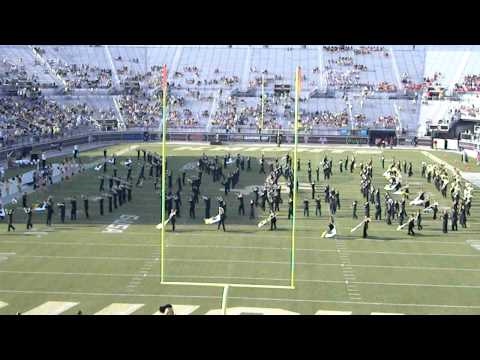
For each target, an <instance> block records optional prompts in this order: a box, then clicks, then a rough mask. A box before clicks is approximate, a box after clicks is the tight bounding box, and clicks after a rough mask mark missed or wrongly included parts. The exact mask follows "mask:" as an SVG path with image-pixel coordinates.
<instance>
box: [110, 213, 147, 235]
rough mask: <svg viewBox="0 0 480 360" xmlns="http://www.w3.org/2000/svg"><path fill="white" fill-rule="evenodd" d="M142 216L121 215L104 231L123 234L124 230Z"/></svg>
mask: <svg viewBox="0 0 480 360" xmlns="http://www.w3.org/2000/svg"><path fill="white" fill-rule="evenodd" d="M139 218H140V217H139V216H137V215H120V218H118V219H117V220H115V221H114V222H113V223H112V224H110V225H108V226H107V227H106V228H105V229H104V230H103V231H102V233H104V234H121V233H123V231H124V230H127V229H128V227H129V226H130V225H131V224H133V222H134V221H136V220H138V219H139Z"/></svg>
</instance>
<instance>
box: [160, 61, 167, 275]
mask: <svg viewBox="0 0 480 360" xmlns="http://www.w3.org/2000/svg"><path fill="white" fill-rule="evenodd" d="M162 88H163V91H162V92H163V94H162V105H163V116H162V222H161V224H162V230H161V250H162V261H161V263H160V264H161V265H160V267H161V269H160V279H161V280H160V281H161V282H162V283H163V282H164V268H165V266H164V264H165V226H164V222H165V174H166V171H167V169H166V164H167V157H166V151H165V143H166V140H167V66H166V65H163V69H162Z"/></svg>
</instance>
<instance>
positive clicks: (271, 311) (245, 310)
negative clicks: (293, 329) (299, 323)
mask: <svg viewBox="0 0 480 360" xmlns="http://www.w3.org/2000/svg"><path fill="white" fill-rule="evenodd" d="M205 315H223V310H222V309H214V310H210V311H208V312H207V313H206V314H205ZM226 315H299V313H296V312H293V311H288V310H284V309H279V308H259V307H233V308H229V309H227V314H226Z"/></svg>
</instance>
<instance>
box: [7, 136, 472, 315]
mask: <svg viewBox="0 0 480 360" xmlns="http://www.w3.org/2000/svg"><path fill="white" fill-rule="evenodd" d="M138 145H139V146H140V147H144V148H146V149H147V150H151V151H157V152H159V153H160V151H161V145H160V144H153V143H149V144H138ZM131 146H132V145H131V144H124V145H120V146H116V147H113V148H110V149H109V154H112V153H113V152H118V151H120V150H122V149H130V150H129V152H127V153H125V154H124V155H123V156H122V157H121V158H120V160H121V161H122V162H123V160H125V159H126V158H127V157H129V156H131V157H132V158H134V159H136V150H133V149H131V148H130V147H131ZM313 149H314V151H311V150H313ZM102 150H103V149H99V150H97V151H91V152H88V153H83V154H82V156H85V157H89V161H93V160H94V159H96V158H100V157H101V156H102ZM227 151H229V152H231V154H232V155H235V154H236V153H240V154H241V155H244V156H251V157H260V155H261V153H262V152H264V153H265V157H266V158H267V160H270V159H274V158H275V157H279V158H280V157H282V156H284V155H285V154H286V152H287V151H288V149H287V148H283V147H281V148H277V147H263V148H262V147H261V146H260V145H232V146H229V147H222V148H218V147H217V148H215V147H210V146H208V145H204V146H194V145H170V146H169V147H168V153H169V159H168V161H169V164H171V165H169V166H171V167H172V168H173V179H174V184H176V181H175V180H176V178H177V176H178V175H179V174H180V171H179V169H180V168H181V167H182V166H183V165H185V164H187V163H191V162H196V160H197V159H198V157H199V156H200V155H201V154H202V152H205V153H206V154H207V155H209V156H211V155H215V154H218V155H222V156H223V154H225V153H226V152H227ZM378 152H379V150H377V149H373V148H372V149H369V148H364V149H362V150H356V149H353V148H351V149H346V148H344V147H343V148H338V149H330V150H329V149H327V148H321V149H320V148H303V147H300V151H299V153H298V156H299V158H300V159H301V162H302V171H301V172H300V173H299V176H300V180H299V181H300V185H302V183H306V182H307V174H306V163H307V161H308V160H309V159H310V160H311V161H312V167H313V168H315V167H316V166H317V164H318V163H319V161H321V160H322V159H323V157H324V155H325V154H326V155H327V156H328V158H333V163H334V174H333V177H332V178H331V180H330V185H331V186H333V187H335V189H338V190H339V191H340V199H341V209H340V210H339V211H338V212H337V216H336V224H337V231H338V235H337V237H336V238H335V239H325V238H320V234H321V233H322V232H323V231H324V230H325V228H326V226H327V224H328V206H327V204H325V203H324V202H323V196H322V195H323V192H321V190H320V195H321V196H322V216H321V217H315V216H314V214H315V208H314V204H312V203H311V204H310V217H308V218H307V217H304V216H303V211H302V201H303V199H304V198H309V199H311V192H310V190H309V189H308V190H307V189H305V190H302V186H300V187H301V188H300V194H299V196H298V201H297V229H296V234H297V237H296V252H295V254H296V267H295V270H296V271H295V289H282V288H279V289H275V288H248V287H245V288H240V287H231V288H230V289H229V291H228V308H229V309H232V308H270V309H272V308H274V309H284V310H286V311H291V312H296V313H300V314H315V313H316V312H317V311H319V310H325V311H346V312H352V314H370V313H373V312H381V313H402V314H477V313H480V251H479V250H476V249H474V248H473V247H472V246H471V245H470V244H469V243H468V242H467V241H468V240H478V239H480V236H479V234H480V221H479V220H478V219H479V216H480V211H479V206H478V204H477V202H476V201H475V195H474V201H473V206H472V216H471V217H470V218H469V223H468V226H469V228H468V229H466V230H464V229H461V228H460V227H459V231H458V232H449V233H448V234H446V235H445V234H443V233H442V232H441V222H440V221H439V220H437V221H433V220H432V219H431V215H424V216H423V226H424V229H423V231H420V232H417V236H415V237H409V236H407V234H406V229H404V230H403V231H396V224H395V225H392V226H388V225H386V223H385V222H384V221H372V223H371V226H370V228H369V238H368V239H362V238H361V230H358V231H357V232H355V233H353V234H352V233H350V229H351V228H352V227H353V226H355V225H356V224H358V222H359V220H353V219H352V218H351V212H352V210H351V203H352V201H353V200H354V199H356V200H358V202H359V207H358V215H359V216H360V217H361V216H363V207H362V206H361V204H362V203H363V198H362V196H361V194H360V190H359V169H358V168H357V169H356V170H355V173H354V174H350V172H343V173H340V172H339V170H338V165H335V164H338V161H339V160H341V159H345V157H346V155H348V156H349V159H351V157H352V155H353V154H355V157H356V159H357V162H358V163H359V162H366V161H367V160H368V159H370V158H372V159H373V162H374V179H375V183H376V184H375V185H376V186H380V188H381V189H382V190H381V194H382V200H383V195H384V193H385V191H384V190H383V186H384V185H385V181H384V179H383V177H382V173H383V170H382V168H381V165H380V154H379V153H378ZM434 153H435V155H436V156H438V157H440V158H442V159H443V157H441V156H440V155H439V154H440V152H434ZM384 155H385V158H386V160H387V164H388V163H389V162H390V160H391V159H392V158H393V157H395V159H397V160H401V161H403V160H404V159H405V160H407V161H412V162H413V164H414V168H413V169H414V176H413V177H412V178H410V179H409V183H410V192H411V194H412V195H415V194H416V192H417V191H420V190H421V189H423V190H425V191H427V192H430V193H431V194H432V198H433V199H434V200H438V201H439V203H440V208H441V207H444V206H450V205H451V204H450V201H449V200H448V201H446V200H444V199H443V198H441V196H440V194H439V193H438V192H437V191H436V190H435V189H434V187H433V185H430V184H427V183H426V182H424V180H423V179H422V178H421V177H420V164H421V162H422V161H426V162H430V160H429V159H428V158H427V157H426V156H425V155H423V154H422V153H421V152H420V151H416V150H397V149H394V150H385V151H384ZM444 160H447V161H448V160H449V159H447V158H445V159H444ZM453 165H455V164H453ZM472 165H473V163H472ZM147 169H148V167H147ZM147 169H146V175H148V172H147ZM267 169H268V167H267ZM110 171H111V168H110V169H109V172H110ZM137 171H138V165H136V168H135V170H134V171H133V174H134V177H135V178H136V175H137ZM119 172H120V173H121V174H125V173H126V170H125V168H124V167H123V166H120V167H119ZM193 173H194V172H193V171H189V172H187V174H193ZM98 175H100V173H98V172H95V171H94V170H89V171H87V172H85V173H83V174H81V175H77V176H75V177H74V179H73V180H71V181H69V182H64V183H62V184H59V185H54V186H53V187H52V188H51V191H49V192H48V193H36V194H32V195H30V196H29V200H31V201H32V202H35V201H38V200H41V199H44V198H46V197H47V195H49V194H52V195H53V196H54V200H55V202H56V201H58V200H59V199H61V198H63V197H67V196H72V195H77V196H80V195H81V194H89V195H96V194H97V193H98V185H99V180H98V179H97V176H98ZM313 176H314V177H315V173H313ZM263 181H264V177H263V176H261V175H259V174H258V161H257V160H256V159H255V160H253V161H252V171H251V172H250V173H248V172H242V174H241V176H240V183H239V185H238V186H237V188H240V189H241V188H245V187H247V186H251V185H262V184H263ZM323 185H324V181H323V174H322V173H321V174H320V186H321V187H322V188H323ZM188 190H189V188H188V187H187V189H185V190H184V191H183V192H182V201H183V206H182V214H181V215H182V216H181V217H180V218H178V219H177V231H176V232H175V233H172V232H171V227H170V226H167V230H166V249H165V254H164V259H165V263H164V265H165V280H166V281H168V282H195V283H219V284H230V283H232V284H233V283H237V284H252V285H274V286H288V285H289V284H290V251H291V223H290V222H289V221H288V220H287V218H286V203H285V204H283V205H282V207H281V212H280V216H279V219H278V223H277V226H278V228H279V230H278V231H269V226H265V227H264V228H262V229H258V228H257V226H256V224H257V223H258V222H259V221H260V219H262V218H263V217H264V215H263V214H261V213H260V211H261V209H260V207H258V208H257V219H255V220H254V221H251V220H248V211H249V209H248V207H249V206H248V203H249V201H250V198H251V197H252V195H253V194H251V195H248V196H246V198H245V205H246V206H245V208H246V216H245V217H243V216H237V207H238V201H237V199H236V195H235V193H230V194H229V195H228V197H226V199H227V216H228V217H227V222H226V226H227V232H226V233H224V232H222V231H217V227H216V225H204V224H203V220H202V219H203V215H204V208H203V201H201V200H200V203H199V205H198V206H197V208H196V213H197V219H196V220H194V221H192V220H190V219H188V216H187V215H188V205H187V194H188ZM221 190H222V189H221V185H219V184H218V183H216V184H212V182H211V177H209V176H208V175H206V174H204V178H203V181H202V188H201V191H202V193H205V192H207V193H208V194H209V195H210V196H211V198H212V214H213V215H214V214H216V201H215V196H217V195H220V194H221V193H222V191H221ZM282 197H283V199H284V201H285V202H286V200H287V199H288V194H283V195H282ZM78 205H79V206H78V208H79V210H80V214H79V220H77V221H76V222H71V221H69V220H67V221H66V222H65V224H63V225H62V224H59V214H58V211H57V209H55V211H56V213H55V214H54V226H53V227H52V228H51V229H49V228H47V227H46V226H45V215H44V214H35V215H34V218H33V220H34V228H35V231H34V232H33V233H30V234H29V233H26V232H25V214H24V213H23V211H21V209H20V208H18V211H17V213H16V215H15V220H16V227H17V231H16V232H15V233H8V232H7V224H6V222H5V221H3V222H2V223H0V314H15V313H16V312H17V311H19V312H22V313H25V312H27V311H29V310H31V309H33V308H36V307H38V306H40V305H42V304H44V303H46V302H53V301H55V302H68V303H72V304H67V305H65V308H64V310H62V311H60V310H59V311H58V312H61V313H62V314H75V313H77V311H78V310H80V309H81V310H82V312H83V313H84V314H94V313H97V312H99V311H100V310H102V309H104V308H106V307H108V306H109V305H111V304H117V303H122V304H138V305H137V306H135V305H131V306H130V307H128V306H126V308H128V309H130V310H125V311H126V312H129V313H130V312H133V313H134V314H153V313H155V312H156V311H157V310H158V307H159V305H161V304H165V303H171V304H174V307H176V308H177V309H182V308H181V307H180V306H179V305H192V306H195V307H193V308H191V310H193V314H205V313H207V312H209V311H211V310H215V309H220V308H221V304H222V294H223V290H224V289H223V287H212V286H201V285H197V286H195V285H189V284H183V285H165V284H161V283H160V259H161V251H160V231H159V230H156V229H155V225H156V224H158V223H159V221H160V195H159V194H158V193H155V192H154V191H153V180H151V179H148V176H147V180H146V181H145V183H144V186H143V188H135V189H134V191H133V201H132V202H130V203H127V204H126V205H124V206H122V207H119V208H118V209H117V210H114V212H113V213H108V212H106V214H105V216H103V217H100V216H99V215H98V204H96V203H93V202H91V203H90V214H91V216H92V218H91V219H90V220H86V219H85V218H84V216H83V212H82V210H83V204H82V203H81V202H79V204H78ZM383 206H384V205H383V203H382V216H383V210H384V209H383ZM67 208H68V209H69V204H67ZM106 208H107V207H106ZM413 210H414V208H413V207H410V206H407V211H408V213H409V214H410V213H412V211H413ZM68 212H69V210H68V211H67V215H68ZM373 213H374V210H373V209H372V215H373ZM121 215H135V216H137V217H138V218H137V219H136V220H134V221H133V222H132V224H130V225H129V226H128V228H126V229H124V230H123V232H122V233H104V232H102V231H104V230H105V228H106V227H107V226H108V225H110V224H112V223H113V222H114V221H115V220H117V219H119V218H120V216H121ZM346 281H348V283H346ZM50 305H51V304H50ZM197 306H198V307H197ZM51 307H52V308H54V307H55V304H54V305H51ZM185 311H186V312H189V310H185ZM240 311H244V312H248V313H260V312H262V310H255V309H243V310H240Z"/></svg>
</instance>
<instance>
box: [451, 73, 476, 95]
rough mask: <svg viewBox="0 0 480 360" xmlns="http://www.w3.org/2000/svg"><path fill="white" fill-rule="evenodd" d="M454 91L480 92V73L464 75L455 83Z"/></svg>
mask: <svg viewBox="0 0 480 360" xmlns="http://www.w3.org/2000/svg"><path fill="white" fill-rule="evenodd" d="M455 92H457V93H469V92H480V75H476V74H475V75H466V76H465V77H464V78H463V82H462V83H460V84H455Z"/></svg>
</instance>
